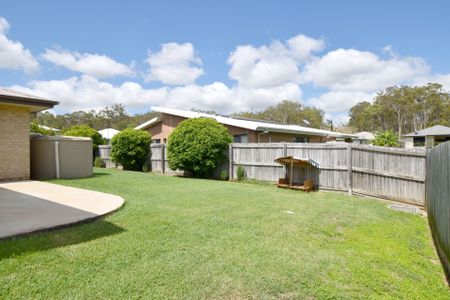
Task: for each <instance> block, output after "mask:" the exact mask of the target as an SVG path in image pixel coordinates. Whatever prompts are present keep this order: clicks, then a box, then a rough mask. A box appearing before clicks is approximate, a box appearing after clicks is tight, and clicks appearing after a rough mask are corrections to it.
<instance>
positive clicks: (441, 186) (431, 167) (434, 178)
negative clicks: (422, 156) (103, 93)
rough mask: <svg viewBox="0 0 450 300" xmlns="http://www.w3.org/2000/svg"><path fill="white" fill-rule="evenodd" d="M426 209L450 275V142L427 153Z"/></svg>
mask: <svg viewBox="0 0 450 300" xmlns="http://www.w3.org/2000/svg"><path fill="white" fill-rule="evenodd" d="M426 185H427V188H426V207H427V214H428V222H429V224H430V228H431V232H432V234H433V239H434V242H435V245H436V248H437V250H438V253H439V256H440V258H441V261H442V263H443V265H444V269H445V270H446V274H447V278H449V275H450V142H446V143H443V144H440V145H438V146H436V147H434V148H432V149H430V150H428V151H427V184H426Z"/></svg>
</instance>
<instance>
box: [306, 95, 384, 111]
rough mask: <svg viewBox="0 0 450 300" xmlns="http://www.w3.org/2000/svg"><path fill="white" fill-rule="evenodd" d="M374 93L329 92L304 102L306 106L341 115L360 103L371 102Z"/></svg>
mask: <svg viewBox="0 0 450 300" xmlns="http://www.w3.org/2000/svg"><path fill="white" fill-rule="evenodd" d="M375 95H376V93H368V92H360V91H330V92H326V93H323V94H321V95H320V96H318V97H313V98H310V99H308V100H306V103H307V104H308V105H311V106H314V107H317V108H320V109H322V110H324V111H325V112H327V113H342V112H345V111H348V110H349V109H350V108H351V107H352V106H354V105H355V104H357V103H358V102H361V101H371V100H372V98H373V97H374V96H375Z"/></svg>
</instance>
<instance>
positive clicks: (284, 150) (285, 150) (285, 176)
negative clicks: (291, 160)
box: [283, 144, 288, 180]
mask: <svg viewBox="0 0 450 300" xmlns="http://www.w3.org/2000/svg"><path fill="white" fill-rule="evenodd" d="M283 156H287V145H286V144H283ZM283 169H284V179H286V180H287V179H288V172H287V167H286V166H283Z"/></svg>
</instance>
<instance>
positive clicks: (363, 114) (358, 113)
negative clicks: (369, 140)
mask: <svg viewBox="0 0 450 300" xmlns="http://www.w3.org/2000/svg"><path fill="white" fill-rule="evenodd" d="M370 106H371V104H370V103H369V102H367V101H363V102H359V103H358V104H356V105H355V106H353V107H352V108H350V111H349V117H350V120H349V122H348V125H350V126H351V127H354V128H357V130H358V131H370V130H371V128H370V123H369V122H368V121H367V111H368V108H369V107H370Z"/></svg>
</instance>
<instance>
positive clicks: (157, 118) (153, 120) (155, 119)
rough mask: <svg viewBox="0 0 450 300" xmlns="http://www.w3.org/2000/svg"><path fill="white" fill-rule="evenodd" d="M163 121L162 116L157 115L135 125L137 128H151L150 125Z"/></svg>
mask: <svg viewBox="0 0 450 300" xmlns="http://www.w3.org/2000/svg"><path fill="white" fill-rule="evenodd" d="M159 122H161V118H160V117H155V118H153V119H151V120H149V121H147V122H144V123H142V124H140V125H138V126H136V127H134V129H135V130H144V129H147V128H149V127H150V126H153V125H155V124H157V123H159Z"/></svg>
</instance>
